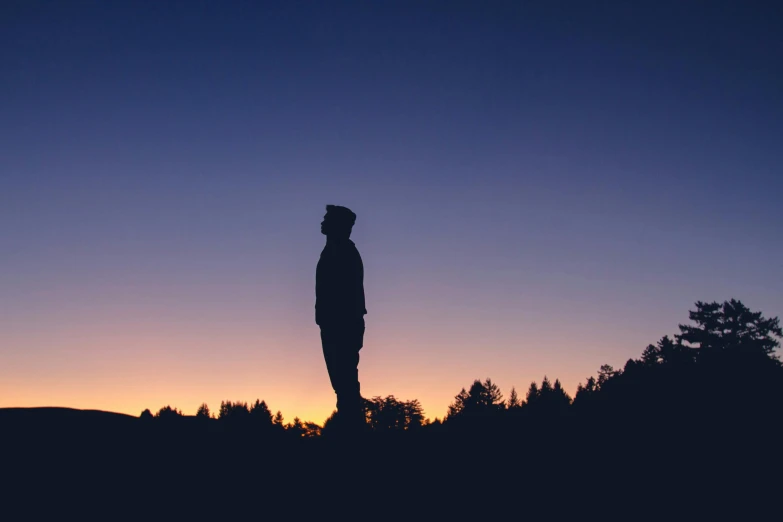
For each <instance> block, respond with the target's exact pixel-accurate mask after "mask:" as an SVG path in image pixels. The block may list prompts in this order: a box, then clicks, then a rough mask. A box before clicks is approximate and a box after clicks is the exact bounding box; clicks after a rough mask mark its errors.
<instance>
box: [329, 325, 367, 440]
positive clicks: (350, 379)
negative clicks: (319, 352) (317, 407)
mask: <svg viewBox="0 0 783 522" xmlns="http://www.w3.org/2000/svg"><path fill="white" fill-rule="evenodd" d="M363 336H364V328H363V327H362V328H361V330H359V329H358V328H350V329H347V328H334V329H333V328H322V329H321V341H322V344H323V352H324V360H325V361H326V368H327V371H328V372H329V379H330V381H331V383H332V388H333V389H334V391H335V394H337V414H338V418H340V423H341V424H343V425H345V426H346V427H347V428H349V429H351V430H353V429H357V428H359V427H360V426H359V425H360V424H361V425H363V424H364V422H365V421H364V408H363V404H362V402H363V401H362V398H361V389H360V384H359V368H358V366H359V350H360V349H361V348H362V344H363V343H362V341H363Z"/></svg>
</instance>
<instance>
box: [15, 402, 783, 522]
mask: <svg viewBox="0 0 783 522" xmlns="http://www.w3.org/2000/svg"><path fill="white" fill-rule="evenodd" d="M156 421H157V419H156ZM215 426H216V423H213V424H210V427H207V428H204V424H203V423H199V422H198V419H195V418H185V419H183V420H182V421H181V422H177V423H176V425H175V424H168V425H164V424H163V423H160V422H155V421H153V422H150V421H147V422H144V421H143V420H140V419H138V418H134V417H129V416H125V415H120V414H114V413H107V412H96V411H80V410H69V409H60V408H35V409H0V434H2V438H3V440H4V443H3V447H4V452H3V462H4V465H3V469H4V472H3V475H4V481H6V480H7V481H8V482H7V484H8V485H7V486H6V487H4V488H3V491H4V494H3V497H4V498H3V500H2V505H3V506H4V507H3V512H4V513H5V514H6V515H7V516H2V517H0V519H2V520H51V519H52V518H51V517H57V518H71V517H72V516H76V517H78V518H80V519H84V518H97V519H103V520H112V519H126V518H128V519H138V518H139V517H143V518H144V519H145V520H150V519H151V520H163V519H166V520H184V519H218V520H223V519H229V518H231V519H233V518H241V519H265V518H269V517H275V518H277V517H278V516H284V517H286V518H291V519H294V520H299V519H304V518H307V519H312V518H314V517H315V518H327V519H329V520H331V519H332V518H333V517H338V518H348V519H354V518H357V519H358V518H361V519H363V520H399V519H412V520H421V519H425V518H431V517H436V519H438V520H440V519H444V518H451V519H456V520H468V519H471V518H475V516H481V517H482V518H486V517H487V516H493V517H494V516H500V517H503V518H504V519H508V518H514V519H520V518H526V517H529V516H547V517H548V518H553V519H555V520H559V519H565V518H568V519H573V518H574V517H580V518H585V519H588V520H592V519H595V518H599V519H603V518H610V519H620V518H622V519H651V518H660V517H666V518H667V519H674V520H681V519H682V520H685V519H686V518H687V519H694V518H695V519H698V520H701V519H705V518H707V517H710V518H712V517H716V516H719V517H720V518H721V519H730V518H736V517H742V518H743V519H751V518H753V519H755V518H756V516H762V514H764V516H765V518H767V517H773V518H776V517H777V516H778V515H779V514H780V507H779V506H778V502H777V499H778V498H779V494H780V486H781V478H780V470H781V468H780V461H781V459H780V457H779V450H778V449H777V448H778V446H779V440H769V439H768V438H766V437H765V432H764V431H760V432H755V431H753V428H752V427H750V428H749V430H750V431H748V430H745V432H744V433H740V434H737V432H736V430H732V429H730V426H725V427H724V428H726V429H724V430H723V431H722V432H721V430H719V429H717V427H715V426H711V427H709V428H705V429H704V430H696V431H694V430H693V429H692V428H693V427H692V426H691V427H689V429H688V431H683V430H678V429H676V428H675V429H673V430H662V429H660V430H657V429H655V428H651V427H646V428H640V427H639V426H635V427H633V428H631V427H627V426H626V427H625V428H622V427H619V428H618V426H622V423H617V425H615V426H613V427H612V429H603V430H602V429H600V428H598V427H595V426H594V427H591V428H588V429H586V427H585V426H584V425H582V426H576V425H574V423H569V422H561V421H555V422H553V423H549V424H548V425H541V426H537V427H536V429H535V430H530V429H527V430H520V429H517V428H515V427H513V426H495V427H494V428H489V427H487V426H484V427H480V428H476V429H463V430H458V431H454V430H451V431H449V430H445V429H437V430H436V429H424V430H422V431H421V432H419V433H417V434H413V433H400V434H391V435H381V434H369V435H368V436H366V437H364V438H363V439H361V440H360V441H354V442H346V441H342V440H340V439H337V438H329V437H321V438H317V439H301V440H292V439H288V438H284V437H280V436H263V437H260V436H258V435H257V434H251V433H248V432H241V431H240V432H237V431H226V430H221V429H216V428H215ZM746 428H747V426H746ZM580 430H581V431H582V432H580ZM765 431H766V430H765ZM726 517H730V518H726Z"/></svg>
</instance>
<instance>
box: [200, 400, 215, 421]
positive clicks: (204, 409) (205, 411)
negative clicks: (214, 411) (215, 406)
mask: <svg viewBox="0 0 783 522" xmlns="http://www.w3.org/2000/svg"><path fill="white" fill-rule="evenodd" d="M196 417H197V418H199V419H211V418H212V415H211V414H210V412H209V406H207V403H206V402H202V403H201V406H199V407H198V410H196Z"/></svg>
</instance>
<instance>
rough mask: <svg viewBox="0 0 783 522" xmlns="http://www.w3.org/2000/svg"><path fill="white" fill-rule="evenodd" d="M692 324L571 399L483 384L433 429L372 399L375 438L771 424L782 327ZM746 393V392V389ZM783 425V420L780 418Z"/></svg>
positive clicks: (693, 319)
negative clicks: (553, 427) (557, 426)
mask: <svg viewBox="0 0 783 522" xmlns="http://www.w3.org/2000/svg"><path fill="white" fill-rule="evenodd" d="M689 319H690V324H680V325H679V333H677V334H676V335H674V336H673V337H670V336H668V335H665V336H663V337H662V338H661V339H659V340H658V342H656V343H655V344H650V345H648V346H647V347H646V348H644V350H643V351H642V353H641V355H640V357H639V358H637V359H633V358H632V359H629V360H628V361H627V362H626V363H625V366H624V367H623V368H622V369H615V368H614V367H612V366H611V365H608V364H604V365H602V366H601V367H600V368H599V370H598V372H597V375H596V376H589V377H587V379H586V380H585V382H584V383H580V384H579V385H578V387H577V390H576V394H575V396H574V397H573V398H572V397H571V396H570V395H569V394H568V393H567V392H566V391H565V390H564V389H563V386H562V384H561V383H560V381H559V380H558V379H555V380H554V382H552V381H551V380H550V379H549V378H548V377H547V376H544V378H543V379H542V380H541V382H540V383H538V382H535V381H534V382H532V383H531V384H530V386H529V387H528V389H527V392H526V393H525V396H524V397H520V396H519V394H518V393H517V391H516V389H515V388H512V389H511V391H510V393H509V396H508V398H507V399H505V398H504V396H503V394H502V393H501V390H500V388H499V387H498V386H497V384H495V383H494V382H492V380H491V379H490V378H486V379H485V380H483V381H482V380H479V379H476V380H475V381H474V382H473V383H472V384H471V385H470V387H468V388H467V389H466V388H462V389H461V390H460V392H459V393H458V394H457V395H456V396H455V397H454V400H453V402H452V403H451V404H450V405H449V406H448V410H447V412H446V415H445V416H444V418H443V420H441V419H439V418H436V419H435V420H434V421H432V422H431V421H430V420H429V419H427V418H426V417H425V415H424V411H423V408H422V406H421V404H420V403H419V401H418V400H416V399H414V400H407V401H405V400H399V399H397V398H396V397H394V396H393V395H389V396H387V397H373V398H371V399H365V411H366V420H367V427H368V430H371V431H373V432H416V431H422V430H425V431H426V430H432V431H437V430H451V429H460V428H463V427H473V428H475V427H482V426H483V427H490V426H492V425H502V426H504V427H514V426H519V425H524V424H526V423H528V422H530V421H531V420H533V421H536V422H538V421H540V420H550V421H566V420H570V419H578V420H585V421H588V422H590V421H593V422H601V423H603V424H606V423H612V422H615V423H619V422H622V423H623V424H624V425H634V423H636V424H639V423H642V424H646V425H652V424H655V423H658V424H660V422H661V421H662V420H663V419H667V420H669V421H671V420H676V421H677V422H680V423H686V424H687V423H694V422H704V421H709V420H710V419H711V420H712V421H714V420H716V419H720V418H722V417H721V416H723V417H725V415H726V413H727V412H730V415H731V417H732V418H733V419H742V418H745V419H750V418H755V419H765V418H773V417H775V414H774V412H776V411H778V410H779V405H780V404H783V402H781V400H783V365H782V364H781V362H780V359H779V357H778V355H777V354H776V353H775V351H776V349H777V348H778V347H779V346H780V341H779V339H780V338H781V337H783V331H781V328H780V321H779V319H778V318H777V317H772V318H766V317H764V315H763V314H762V313H761V312H754V311H751V310H750V309H749V308H747V307H746V306H745V305H744V304H743V303H742V302H741V301H739V300H736V299H731V300H729V301H724V302H723V303H718V302H709V303H707V302H702V301H697V302H696V303H695V310H692V311H690V312H689ZM740 382H741V383H742V385H738V384H737V383H740ZM334 415H335V414H334V413H333V414H332V415H331V416H330V417H329V418H328V419H327V420H326V421H325V422H324V424H323V425H322V426H321V425H318V424H316V423H313V422H304V421H302V420H301V419H299V418H294V420H293V421H291V422H289V423H285V422H284V419H283V415H282V413H281V412H280V411H278V412H276V413H275V414H272V411H271V410H270V408H269V407H268V405H267V404H266V402H264V401H260V400H256V401H255V403H253V404H250V405H248V404H247V403H245V402H231V401H224V402H222V403H221V405H220V410H219V411H218V413H217V415H215V414H213V413H212V412H211V411H210V409H209V407H208V406H207V405H206V404H202V405H201V406H200V407H199V409H198V411H197V413H196V419H198V420H200V421H202V422H218V423H220V424H221V425H225V426H228V427H236V428H238V429H255V430H259V431H267V432H270V433H271V432H277V433H280V434H283V433H285V434H288V435H290V436H294V437H297V438H302V437H317V436H320V435H322V434H324V433H326V432H328V431H329V429H330V425H331V424H332V422H333V419H334ZM141 417H142V418H144V419H146V420H157V421H159V422H160V421H162V422H166V421H170V420H171V419H176V418H180V417H183V415H182V412H181V411H179V410H177V409H176V408H172V407H170V406H165V407H163V408H161V409H160V410H159V411H158V412H157V413H155V414H154V415H153V414H152V413H151V412H150V411H149V410H145V411H144V412H143V413H142V415H141ZM775 418H776V417H775ZM498 423H500V424H498Z"/></svg>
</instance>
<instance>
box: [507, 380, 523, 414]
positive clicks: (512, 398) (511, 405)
mask: <svg viewBox="0 0 783 522" xmlns="http://www.w3.org/2000/svg"><path fill="white" fill-rule="evenodd" d="M520 406H522V404H520V402H519V396H518V395H517V390H516V388H514V387H513V386H512V387H511V393H510V394H509V396H508V402H507V403H506V407H507V408H508V409H509V410H515V409H517V408H519V407H520Z"/></svg>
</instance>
